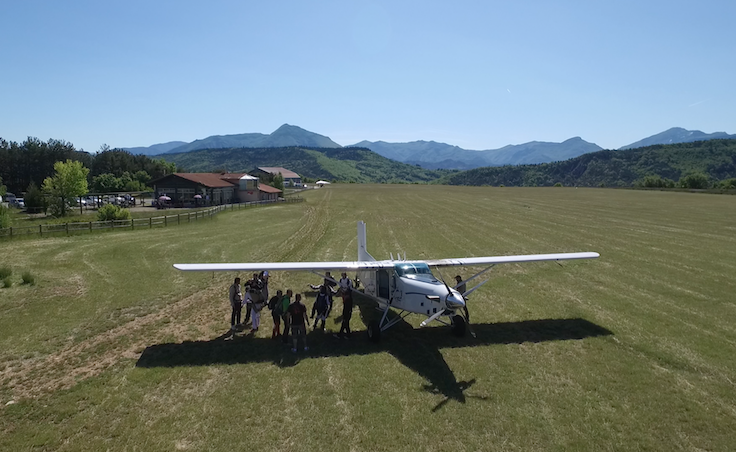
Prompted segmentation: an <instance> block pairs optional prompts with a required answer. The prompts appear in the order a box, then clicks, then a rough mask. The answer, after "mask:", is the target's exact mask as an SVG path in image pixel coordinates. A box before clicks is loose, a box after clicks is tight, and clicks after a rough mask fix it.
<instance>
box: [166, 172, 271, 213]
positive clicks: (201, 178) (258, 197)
mask: <svg viewBox="0 0 736 452" xmlns="http://www.w3.org/2000/svg"><path fill="white" fill-rule="evenodd" d="M152 184H153V191H154V196H155V198H156V199H158V198H159V197H161V196H168V197H169V198H171V203H172V204H174V205H181V206H188V205H198V204H199V205H218V204H230V203H238V202H251V201H264V200H271V199H278V197H279V196H280V195H281V190H279V189H276V188H274V187H271V186H269V185H266V184H261V183H259V182H258V178H257V177H253V176H250V175H248V174H245V173H222V174H218V173H173V174H168V175H166V176H163V177H161V178H158V179H156V180H154V181H152Z"/></svg>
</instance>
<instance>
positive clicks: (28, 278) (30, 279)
mask: <svg viewBox="0 0 736 452" xmlns="http://www.w3.org/2000/svg"><path fill="white" fill-rule="evenodd" d="M21 278H22V279H23V284H30V285H32V286H33V285H35V284H36V277H35V276H33V275H32V274H31V272H28V271H26V272H23V275H22V276H21Z"/></svg>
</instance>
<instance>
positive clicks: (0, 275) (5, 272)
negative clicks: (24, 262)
mask: <svg viewBox="0 0 736 452" xmlns="http://www.w3.org/2000/svg"><path fill="white" fill-rule="evenodd" d="M12 274H13V269H11V268H10V267H8V266H7V265H6V266H5V267H0V279H5V278H7V277H9V276H10V275H12Z"/></svg>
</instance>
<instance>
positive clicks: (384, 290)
mask: <svg viewBox="0 0 736 452" xmlns="http://www.w3.org/2000/svg"><path fill="white" fill-rule="evenodd" d="M376 276H377V277H378V278H377V279H378V296H379V297H381V298H385V299H387V300H388V299H390V293H391V288H390V287H389V285H390V278H389V274H388V271H387V270H378V271H377V272H376Z"/></svg>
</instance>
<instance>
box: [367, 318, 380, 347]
mask: <svg viewBox="0 0 736 452" xmlns="http://www.w3.org/2000/svg"><path fill="white" fill-rule="evenodd" d="M368 340H369V341H371V342H376V343H377V342H379V341H380V340H381V324H380V323H379V322H378V320H373V321H372V322H371V323H369V324H368Z"/></svg>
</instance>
